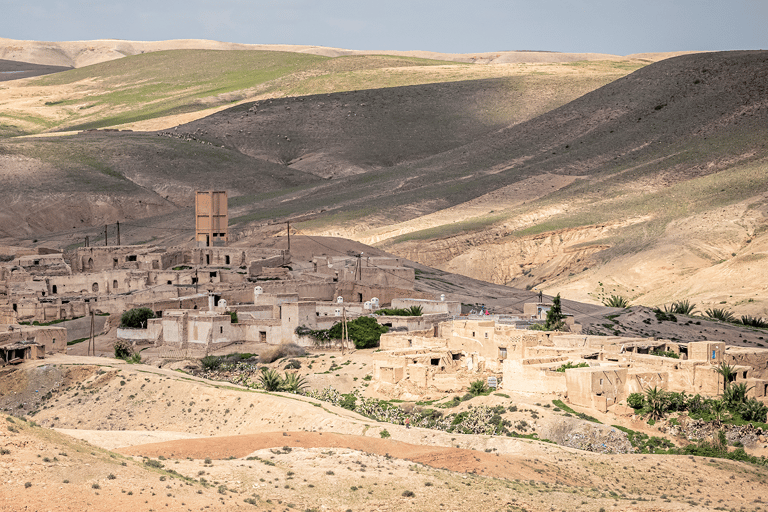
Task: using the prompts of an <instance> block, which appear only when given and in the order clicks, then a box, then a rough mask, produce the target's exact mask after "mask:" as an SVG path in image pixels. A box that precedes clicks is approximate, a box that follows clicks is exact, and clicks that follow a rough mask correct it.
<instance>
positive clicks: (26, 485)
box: [24, 482, 32, 489]
mask: <svg viewBox="0 0 768 512" xmlns="http://www.w3.org/2000/svg"><path fill="white" fill-rule="evenodd" d="M30 487H32V482H25V483H24V488H25V489H29V488H30Z"/></svg>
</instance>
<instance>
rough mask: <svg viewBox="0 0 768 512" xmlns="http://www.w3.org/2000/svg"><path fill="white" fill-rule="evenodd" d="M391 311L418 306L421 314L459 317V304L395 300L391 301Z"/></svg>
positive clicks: (410, 299)
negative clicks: (443, 314) (442, 314)
mask: <svg viewBox="0 0 768 512" xmlns="http://www.w3.org/2000/svg"><path fill="white" fill-rule="evenodd" d="M391 304H392V308H393V309H398V308H400V309H408V308H410V307H412V306H418V307H421V309H422V311H421V312H422V314H424V315H427V314H433V313H445V314H447V315H448V316H459V315H461V302H458V301H453V300H451V301H441V300H428V299H413V298H410V297H409V298H395V299H392V301H391Z"/></svg>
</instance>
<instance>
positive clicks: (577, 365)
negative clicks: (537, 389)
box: [555, 361, 589, 373]
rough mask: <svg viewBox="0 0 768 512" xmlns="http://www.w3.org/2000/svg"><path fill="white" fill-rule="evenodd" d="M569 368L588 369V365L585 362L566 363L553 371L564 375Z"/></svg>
mask: <svg viewBox="0 0 768 512" xmlns="http://www.w3.org/2000/svg"><path fill="white" fill-rule="evenodd" d="M571 368H589V363H587V362H581V363H573V362H572V361H568V362H567V363H565V364H563V365H560V366H559V367H557V368H555V371H556V372H560V373H564V372H565V370H569V369H571Z"/></svg>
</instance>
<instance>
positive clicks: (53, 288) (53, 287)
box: [51, 285, 59, 293]
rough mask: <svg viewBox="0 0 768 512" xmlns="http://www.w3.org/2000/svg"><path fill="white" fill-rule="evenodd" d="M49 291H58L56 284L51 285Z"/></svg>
mask: <svg viewBox="0 0 768 512" xmlns="http://www.w3.org/2000/svg"><path fill="white" fill-rule="evenodd" d="M51 293H59V289H58V288H57V287H56V285H53V286H51Z"/></svg>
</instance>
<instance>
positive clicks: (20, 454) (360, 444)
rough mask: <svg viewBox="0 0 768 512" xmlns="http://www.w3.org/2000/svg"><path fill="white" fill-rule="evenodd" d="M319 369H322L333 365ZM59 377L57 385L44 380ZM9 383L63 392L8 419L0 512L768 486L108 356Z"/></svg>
mask: <svg viewBox="0 0 768 512" xmlns="http://www.w3.org/2000/svg"><path fill="white" fill-rule="evenodd" d="M318 355H319V354H318ZM332 355H335V357H334V359H331V356H332ZM321 357H322V359H321ZM321 357H318V358H315V359H312V364H313V369H314V370H323V369H324V368H325V365H326V364H327V365H330V364H331V363H332V362H334V361H335V360H336V359H339V358H338V354H332V353H330V352H326V353H325V355H324V356H321ZM346 357H350V363H349V364H346V365H342V366H341V368H344V369H345V371H346V370H347V369H349V371H350V375H354V376H358V375H361V374H363V373H364V372H366V371H368V370H367V369H366V368H364V367H358V365H356V364H355V362H356V361H358V360H359V359H357V358H362V357H367V354H365V353H357V354H355V353H353V355H352V356H345V361H346ZM301 360H302V361H303V362H306V361H307V360H308V359H307V358H302V359H301ZM345 361H341V362H345ZM335 362H339V361H335ZM19 371H23V372H24V375H26V377H25V379H19V378H18V376H19V375H22V374H19V373H18V372H19ZM55 372H58V373H59V380H58V381H57V382H58V386H56V385H55V384H52V383H51V382H48V381H49V380H56V379H52V376H53V374H54V373H55ZM323 374H324V373H323ZM8 377H9V376H8V375H4V376H0V386H2V389H3V390H4V391H5V394H6V396H7V392H8V391H12V390H11V388H10V387H9V382H15V383H16V384H15V385H16V388H14V390H15V391H16V392H17V393H21V394H23V395H24V396H32V397H34V396H35V395H39V394H40V392H42V391H45V388H44V387H43V386H42V384H45V383H46V382H47V383H48V384H49V385H53V386H54V388H55V389H57V390H58V391H55V392H54V393H52V396H51V397H49V398H47V399H46V398H43V399H41V400H40V401H39V402H38V403H37V405H36V406H35V407H37V408H38V409H39V411H40V412H38V413H37V414H36V415H35V416H34V418H35V421H36V422H37V423H39V424H40V426H34V425H32V424H29V423H27V422H24V421H22V420H20V419H18V418H10V419H6V420H4V421H0V446H3V447H5V450H7V452H6V451H4V452H2V454H1V455H0V478H1V479H2V481H3V482H4V484H5V487H4V489H7V490H9V491H10V492H9V493H0V510H16V509H18V507H19V506H23V505H26V506H28V507H30V509H31V510H83V509H88V510H114V509H115V508H117V507H131V508H135V509H137V510H150V509H157V508H163V509H169V510H201V509H209V510H233V509H238V508H242V507H245V508H247V509H253V508H254V507H255V508H256V509H257V510H268V509H272V510H274V509H275V507H276V506H278V505H281V506H282V507H284V508H288V509H291V508H295V509H300V510H301V509H313V508H319V509H322V508H324V509H326V510H347V509H350V508H351V509H353V510H402V509H404V508H408V509H409V510H436V509H439V510H471V511H475V510H477V511H480V510H488V509H492V510H497V509H512V510H515V509H516V508H515V507H517V509H518V510H519V509H525V510H552V509H553V508H555V509H566V510H575V509H580V510H594V511H597V510H599V509H600V508H605V509H613V510H707V509H712V508H714V507H716V506H719V505H720V504H722V503H725V502H726V501H727V502H728V503H740V504H742V505H746V508H747V509H748V510H758V507H756V506H755V504H757V503H759V501H758V500H759V497H760V493H761V492H762V491H761V489H763V488H764V486H765V484H766V483H768V471H766V470H765V469H764V468H759V467H754V466H750V465H746V464H742V463H732V462H729V461H723V460H715V459H712V460H709V459H702V458H695V457H691V458H690V459H688V458H682V457H670V456H650V455H600V454H597V453H590V452H584V451H580V450H575V449H572V448H566V447H562V446H556V445H552V444H547V443H540V442H536V441H530V440H524V439H512V438H506V437H491V436H472V435H461V434H448V433H443V432H436V431H431V430H425V429H418V428H411V429H406V428H405V427H403V426H398V425H392V424H380V423H377V422H375V421H372V420H370V419H367V418H363V417H360V416H358V415H356V414H354V413H351V412H350V411H346V410H344V409H339V408H336V407H333V406H330V405H329V404H325V403H323V404H318V405H320V407H317V406H314V405H312V403H313V401H312V400H309V399H300V400H297V398H298V397H296V396H287V395H284V394H281V393H273V394H267V393H254V392H250V391H247V390H243V389H238V387H237V386H233V385H229V384H223V383H218V382H210V381H205V380H204V379H198V378H195V377H193V376H191V375H187V374H184V373H180V372H178V371H176V370H172V369H169V368H153V367H149V366H143V365H138V366H136V365H126V364H122V363H119V362H117V361H114V360H110V359H107V358H98V357H97V358H93V357H90V358H88V357H72V356H56V357H54V358H52V359H51V360H47V361H39V362H36V363H26V364H25V365H23V366H22V368H21V369H18V370H16V377H14V378H13V379H12V380H9V378H8ZM45 379H48V380H45ZM353 382H354V381H353ZM33 388H35V389H33ZM36 390H37V391H38V393H35V391H36ZM512 398H513V399H514V400H515V401H516V403H518V404H519V406H520V409H521V410H522V409H526V410H533V409H535V410H536V411H537V412H538V413H540V415H541V416H545V415H547V414H549V415H550V416H553V417H554V416H555V414H554V413H552V412H550V411H549V409H548V408H547V407H543V405H545V404H538V405H537V404H536V403H534V402H535V401H537V400H542V398H541V397H536V396H529V397H522V396H520V397H517V396H515V397H512ZM190 399H191V400H190ZM477 400H478V401H477V402H476V404H479V403H480V401H482V402H483V403H488V404H489V405H493V404H494V403H497V402H500V401H504V400H507V401H508V400H509V399H505V398H504V397H501V396H496V395H490V396H488V397H485V398H483V399H477ZM473 402H474V400H473ZM198 404H201V405H202V409H198V408H199V407H200V405H198ZM252 406H253V407H252ZM201 414H202V415H203V417H202V418H201V416H200V415H201ZM526 414H530V413H526ZM201 419H202V420H203V423H204V425H200V421H199V420H201ZM601 419H602V420H604V421H606V422H612V421H617V419H616V418H611V417H607V416H606V417H605V418H602V417H601ZM536 421H537V422H542V421H544V418H542V419H540V420H536ZM52 424H55V425H56V429H55V430H52V429H49V428H45V426H52ZM74 425H76V426H78V427H79V428H78V429H76V430H73V429H72V426H74ZM138 425H143V426H142V427H139V428H136V426H138ZM384 427H386V430H387V431H388V432H389V434H390V435H391V437H390V438H382V435H381V433H382V432H383V430H384ZM64 429H66V430H64ZM65 434H72V436H76V437H78V438H81V439H83V440H87V442H86V441H80V440H76V439H74V438H73V437H72V436H69V435H65ZM88 443H91V444H88ZM94 444H95V445H97V446H99V447H98V448H97V447H96V446H94ZM108 449H112V450H114V451H112V452H109V451H107V450H108ZM148 460H151V461H152V462H151V466H148V465H147V464H146V463H145V462H146V461H148ZM683 461H685V465H686V471H685V472H684V473H682V472H681V471H680V465H681V464H682V462H683ZM167 470H173V471H174V472H173V473H172V472H168V471H167ZM27 482H29V485H27ZM52 488H55V490H56V493H57V496H58V497H59V498H60V499H59V500H57V501H52V500H51V499H50V493H49V492H48V491H49V490H52ZM41 490H44V492H40V491H41ZM720 500H722V501H720ZM22 504H23V505H22ZM436 504H438V505H436Z"/></svg>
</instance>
